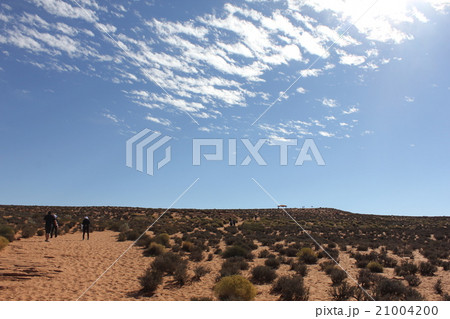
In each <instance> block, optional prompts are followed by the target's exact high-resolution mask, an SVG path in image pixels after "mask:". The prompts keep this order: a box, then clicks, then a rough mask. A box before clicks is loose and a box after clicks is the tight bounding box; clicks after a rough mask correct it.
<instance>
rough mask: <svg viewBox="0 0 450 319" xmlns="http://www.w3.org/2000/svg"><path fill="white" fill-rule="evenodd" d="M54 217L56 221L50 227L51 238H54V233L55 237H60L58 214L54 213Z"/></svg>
mask: <svg viewBox="0 0 450 319" xmlns="http://www.w3.org/2000/svg"><path fill="white" fill-rule="evenodd" d="M53 217H55V221H54V222H53V224H52V227H51V229H50V238H53V233H54V234H55V238H56V237H58V215H56V214H54V215H53Z"/></svg>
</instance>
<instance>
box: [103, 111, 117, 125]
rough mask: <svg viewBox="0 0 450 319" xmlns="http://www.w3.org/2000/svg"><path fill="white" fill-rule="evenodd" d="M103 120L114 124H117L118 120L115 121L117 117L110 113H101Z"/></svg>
mask: <svg viewBox="0 0 450 319" xmlns="http://www.w3.org/2000/svg"><path fill="white" fill-rule="evenodd" d="M102 115H103V116H104V117H105V118H107V119H109V120H111V121H113V122H114V123H119V120H118V119H117V117H116V116H115V115H114V114H111V113H103V114H102Z"/></svg>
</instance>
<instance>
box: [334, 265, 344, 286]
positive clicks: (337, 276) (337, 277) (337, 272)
mask: <svg viewBox="0 0 450 319" xmlns="http://www.w3.org/2000/svg"><path fill="white" fill-rule="evenodd" d="M330 277H331V281H332V282H333V285H340V284H341V283H342V282H343V281H344V279H346V278H347V273H346V272H345V271H343V270H342V269H339V268H337V267H335V268H334V269H333V270H331V272H330Z"/></svg>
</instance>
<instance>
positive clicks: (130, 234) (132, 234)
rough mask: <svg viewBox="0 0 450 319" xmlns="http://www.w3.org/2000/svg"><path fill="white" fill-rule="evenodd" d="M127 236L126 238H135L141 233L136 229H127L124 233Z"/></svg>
mask: <svg viewBox="0 0 450 319" xmlns="http://www.w3.org/2000/svg"><path fill="white" fill-rule="evenodd" d="M125 234H126V236H127V240H133V241H134V240H136V239H138V238H139V236H140V235H141V233H139V232H138V231H137V230H129V231H127V232H126V233H125Z"/></svg>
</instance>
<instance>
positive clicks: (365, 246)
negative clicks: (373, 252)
mask: <svg viewBox="0 0 450 319" xmlns="http://www.w3.org/2000/svg"><path fill="white" fill-rule="evenodd" d="M368 249H369V247H368V246H367V245H365V244H361V245H358V246H357V247H356V250H357V251H367V250H368Z"/></svg>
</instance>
